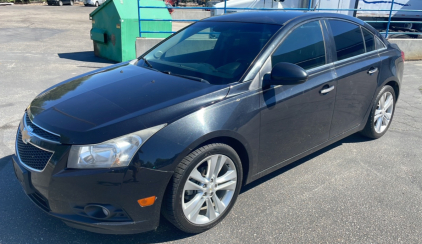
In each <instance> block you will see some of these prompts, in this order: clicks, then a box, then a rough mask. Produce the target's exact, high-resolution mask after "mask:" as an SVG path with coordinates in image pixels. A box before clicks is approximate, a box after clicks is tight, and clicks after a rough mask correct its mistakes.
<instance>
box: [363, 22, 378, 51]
mask: <svg viewBox="0 0 422 244" xmlns="http://www.w3.org/2000/svg"><path fill="white" fill-rule="evenodd" d="M362 33H363V39H365V46H366V51H367V52H370V51H374V50H375V41H374V34H372V33H371V32H369V31H368V30H366V29H364V28H362Z"/></svg>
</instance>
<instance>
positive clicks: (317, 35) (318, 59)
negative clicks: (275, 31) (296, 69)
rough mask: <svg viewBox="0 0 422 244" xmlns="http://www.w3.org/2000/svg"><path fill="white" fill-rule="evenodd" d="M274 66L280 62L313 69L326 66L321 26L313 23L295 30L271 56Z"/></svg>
mask: <svg viewBox="0 0 422 244" xmlns="http://www.w3.org/2000/svg"><path fill="white" fill-rule="evenodd" d="M271 61H272V66H273V67H274V65H276V64H277V63H280V62H288V63H293V64H296V65H299V66H300V67H302V68H303V69H305V70H306V69H312V68H315V67H318V66H321V65H324V64H326V58H325V45H324V38H323V35H322V30H321V24H320V22H319V21H313V22H309V23H306V24H303V25H301V26H299V27H297V28H296V29H294V30H293V31H292V32H291V33H290V34H289V35H288V36H287V37H286V38H285V39H284V41H283V42H282V43H281V44H280V46H279V47H278V48H277V49H276V51H275V52H274V53H273V55H272V56H271Z"/></svg>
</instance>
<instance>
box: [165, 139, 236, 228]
mask: <svg viewBox="0 0 422 244" xmlns="http://www.w3.org/2000/svg"><path fill="white" fill-rule="evenodd" d="M241 182H242V166H241V163H240V159H239V156H238V155H237V153H236V151H235V150H234V149H233V148H231V147H230V146H228V145H225V144H220V143H216V144H209V145H206V146H203V147H201V148H199V149H197V150H195V151H194V152H192V153H191V154H189V155H188V156H186V157H185V158H184V159H183V160H182V162H180V164H179V165H178V166H177V168H176V170H175V173H174V176H173V179H172V180H171V182H170V184H169V186H168V188H167V191H166V195H165V199H164V202H163V215H164V217H166V218H167V219H168V220H169V221H170V222H171V223H173V224H174V225H175V226H176V227H177V228H179V229H181V230H182V231H185V232H188V233H200V232H203V231H206V230H208V229H210V228H212V227H214V226H215V225H217V224H218V223H219V222H221V221H222V220H223V219H224V217H225V216H226V215H227V214H228V213H229V212H230V210H231V208H232V207H233V205H234V203H235V202H236V199H237V196H238V194H239V191H240V187H241Z"/></svg>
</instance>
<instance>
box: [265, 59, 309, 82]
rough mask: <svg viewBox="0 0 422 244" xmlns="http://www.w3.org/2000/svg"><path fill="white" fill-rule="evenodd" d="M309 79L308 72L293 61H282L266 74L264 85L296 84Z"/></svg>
mask: <svg viewBox="0 0 422 244" xmlns="http://www.w3.org/2000/svg"><path fill="white" fill-rule="evenodd" d="M307 80H308V73H306V71H305V70H304V69H303V68H302V67H300V66H298V65H296V64H292V63H285V62H281V63H278V64H276V65H275V66H274V67H273V69H272V70H271V74H266V75H264V80H263V84H262V87H268V86H270V85H296V84H301V83H303V82H305V81H307Z"/></svg>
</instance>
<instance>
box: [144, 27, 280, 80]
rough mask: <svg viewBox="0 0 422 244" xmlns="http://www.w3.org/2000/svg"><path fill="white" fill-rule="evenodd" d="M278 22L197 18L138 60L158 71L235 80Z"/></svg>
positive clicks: (275, 29) (239, 76) (250, 61)
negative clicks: (255, 22) (224, 20)
mask: <svg viewBox="0 0 422 244" xmlns="http://www.w3.org/2000/svg"><path fill="white" fill-rule="evenodd" d="M278 29H280V26H279V25H269V24H253V23H238V22H211V21H204V22H197V23H195V24H193V25H191V26H189V27H187V28H186V29H184V30H182V31H181V32H179V33H177V34H176V35H174V36H173V37H171V38H170V39H168V40H167V41H165V42H163V43H162V44H161V45H159V46H157V47H156V48H154V49H153V50H151V52H150V53H148V54H147V55H146V56H145V57H144V58H145V59H146V60H148V63H145V62H144V61H142V60H141V61H140V62H138V65H139V66H143V67H148V66H149V65H148V64H150V65H152V67H153V68H154V69H157V70H159V71H169V72H170V73H173V74H175V75H177V74H178V75H186V76H194V77H197V78H202V79H204V80H207V81H208V82H209V83H210V84H218V85H219V84H229V83H232V82H235V81H238V80H239V79H240V78H241V77H242V75H243V74H244V72H245V71H246V69H247V68H248V67H249V65H250V64H251V63H252V61H253V60H254V59H255V57H256V56H257V55H258V53H259V52H260V51H261V49H262V48H263V47H264V46H265V44H266V43H267V42H268V40H269V39H270V38H271V37H272V36H273V35H274V33H276V32H277V30H278Z"/></svg>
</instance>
